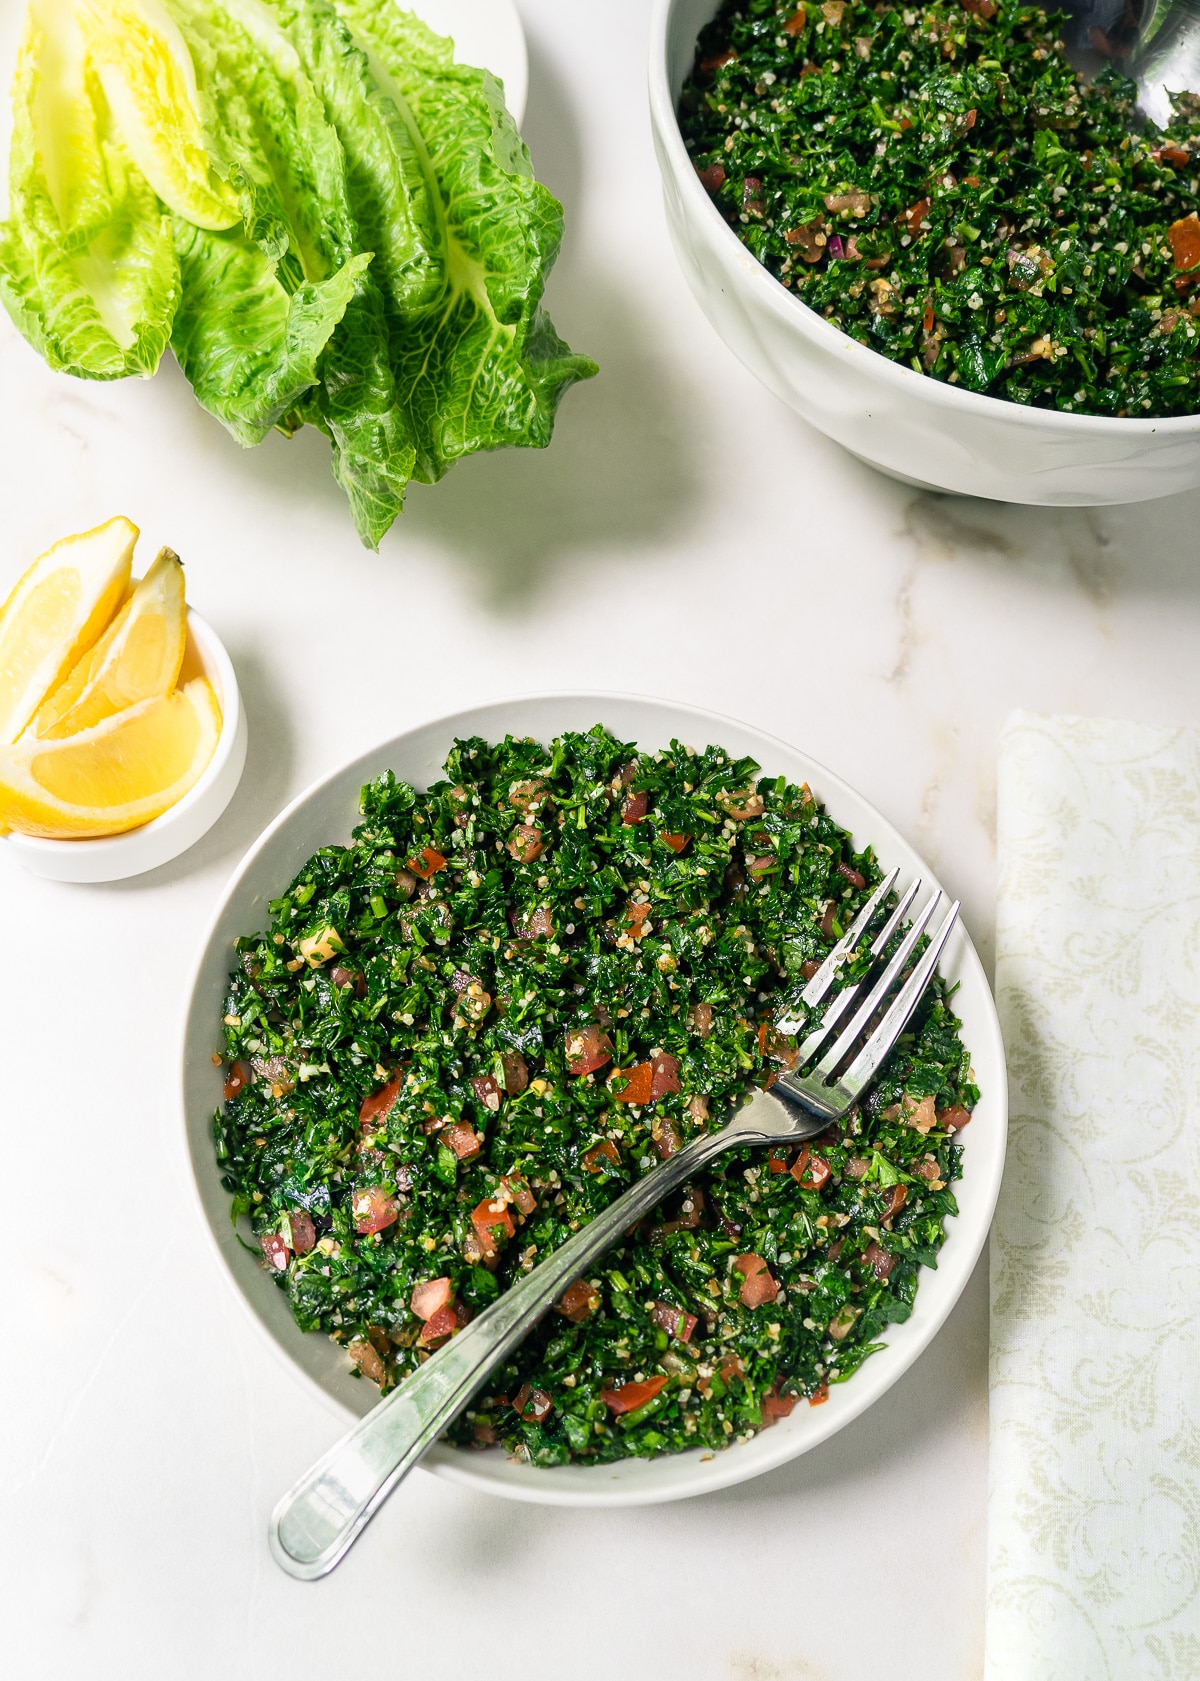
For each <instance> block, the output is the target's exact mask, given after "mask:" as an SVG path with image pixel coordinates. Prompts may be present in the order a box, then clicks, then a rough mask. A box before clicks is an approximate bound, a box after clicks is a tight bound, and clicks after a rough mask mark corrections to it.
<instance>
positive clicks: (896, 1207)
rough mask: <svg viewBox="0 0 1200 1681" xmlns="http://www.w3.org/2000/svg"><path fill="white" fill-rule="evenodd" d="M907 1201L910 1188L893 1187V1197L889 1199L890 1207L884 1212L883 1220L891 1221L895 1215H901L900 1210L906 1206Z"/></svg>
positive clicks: (902, 1186)
mask: <svg viewBox="0 0 1200 1681" xmlns="http://www.w3.org/2000/svg"><path fill="white" fill-rule="evenodd" d="M907 1201H908V1186H907V1185H893V1186H892V1190H891V1195H890V1197H889V1198H888V1205H887V1207H886V1208H885V1209H884V1211H883V1218H884V1219H885V1220H890V1219H891V1218H892V1217H893V1216H894V1215H896V1214H899V1212H900V1210H901V1209H902V1208H903V1207H904V1204H905V1203H906V1202H907Z"/></svg>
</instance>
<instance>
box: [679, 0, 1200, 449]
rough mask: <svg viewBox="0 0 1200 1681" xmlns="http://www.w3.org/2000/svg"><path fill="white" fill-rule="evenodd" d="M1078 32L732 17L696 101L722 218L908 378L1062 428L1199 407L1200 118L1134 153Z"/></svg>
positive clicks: (709, 35)
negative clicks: (1053, 412)
mask: <svg viewBox="0 0 1200 1681" xmlns="http://www.w3.org/2000/svg"><path fill="white" fill-rule="evenodd" d="M1063 21H1064V19H1063V14H1061V13H1059V12H1054V11H1043V10H1042V9H1041V8H1040V7H1037V6H1027V5H1015V4H1009V3H1008V0H1000V3H999V4H998V3H997V0H961V3H960V0H934V3H933V4H930V5H925V6H905V5H902V4H901V5H892V4H887V3H884V0H881V3H880V4H866V3H864V0H858V3H856V0H825V4H823V5H822V4H819V3H818V0H805V3H804V4H802V5H799V6H797V5H796V4H795V0H782V3H780V0H727V3H726V4H724V5H723V6H722V7H721V10H720V11H719V13H718V14H717V16H716V18H715V19H714V20H713V22H712V23H710V24H709V25H708V26H707V28H706V29H705V30H704V31H703V33H702V34H701V37H700V43H699V48H698V52H697V62H696V66H695V69H694V71H693V74H692V77H691V79H690V81H689V82H688V84H687V85H686V87H685V88H684V91H683V95H682V99H681V102H680V126H681V128H682V131H683V136H684V140H685V142H686V144H687V147H688V150H689V152H690V154H691V156H692V159H693V162H694V163H695V166H696V169H697V171H698V172H699V174H700V179H701V180H702V181H703V183H704V185H705V186H706V187H707V189H708V191H709V192H710V194H711V195H712V198H713V201H714V203H715V204H716V205H717V206H718V208H719V209H720V210H721V212H722V214H723V215H724V216H725V218H726V220H727V221H728V222H729V223H730V225H731V226H732V227H733V228H734V229H735V231H736V232H737V234H738V235H739V237H740V238H741V239H742V241H743V242H744V243H745V244H746V245H747V246H748V247H749V249H750V250H751V251H752V252H753V253H754V255H755V256H756V257H757V258H758V259H759V260H760V262H762V263H764V264H765V265H766V267H767V268H768V269H770V271H771V272H772V274H774V275H775V276H776V277H777V278H778V279H779V280H781V281H782V282H783V284H784V285H785V286H787V287H789V288H791V289H792V290H793V291H794V293H795V294H796V296H797V297H799V298H801V299H802V300H803V302H804V303H806V304H808V305H809V306H810V308H812V309H814V310H816V311H818V312H819V313H820V314H821V315H823V316H825V317H826V319H827V320H829V321H831V322H832V323H833V324H834V326H836V327H839V328H841V329H842V331H844V332H846V333H849V334H850V335H851V336H852V337H854V338H856V339H858V340H859V341H860V342H861V343H863V344H866V345H869V346H870V347H871V348H872V349H874V350H877V351H879V352H880V353H881V354H882V355H884V356H888V357H890V358H891V359H892V360H894V361H899V362H905V363H909V364H911V366H912V367H913V368H915V369H916V371H917V372H918V373H926V374H930V375H932V376H933V377H934V378H936V379H942V380H946V381H948V382H949V383H951V384H962V385H963V386H966V387H968V388H969V389H970V390H972V391H979V392H986V393H987V394H989V395H990V396H994V397H1003V398H1008V399H1010V400H1011V401H1013V402H1017V403H1026V404H1035V405H1037V406H1039V407H1042V408H1057V409H1061V410H1064V411H1068V412H1077V413H1086V414H1099V415H1114V416H1122V417H1123V416H1130V417H1137V418H1143V417H1151V416H1161V415H1182V414H1191V413H1193V412H1194V411H1195V410H1196V408H1197V406H1198V405H1197V380H1198V378H1200V366H1198V362H1197V347H1198V345H1200V338H1198V336H1197V335H1198V332H1200V323H1198V322H1197V319H1196V318H1197V316H1198V315H1200V220H1198V219H1197V204H1198V199H1197V192H1198V189H1200V99H1198V98H1197V97H1195V95H1194V94H1192V93H1182V94H1179V95H1177V96H1176V99H1175V116H1174V119H1173V121H1172V122H1171V124H1170V125H1169V126H1168V127H1167V128H1166V129H1162V130H1160V129H1158V128H1156V127H1155V126H1154V125H1153V124H1152V123H1148V124H1146V126H1145V127H1144V129H1143V130H1142V131H1141V132H1138V133H1132V132H1130V123H1131V120H1132V118H1133V111H1134V102H1135V88H1134V84H1133V82H1131V81H1130V80H1128V79H1127V78H1126V77H1124V76H1122V75H1120V74H1119V73H1118V72H1117V71H1116V70H1115V69H1113V68H1111V67H1108V68H1106V69H1105V70H1104V71H1103V72H1102V74H1101V75H1100V76H1099V77H1098V78H1097V79H1096V80H1095V81H1094V82H1092V83H1091V84H1090V85H1084V84H1083V82H1082V81H1081V79H1080V77H1079V76H1078V75H1077V74H1076V72H1075V71H1074V70H1073V69H1072V68H1071V66H1070V65H1069V64H1068V62H1067V60H1066V58H1065V57H1064V54H1063V43H1062V41H1061V39H1060V38H1059V35H1058V31H1059V28H1060V26H1061V25H1062V23H1063Z"/></svg>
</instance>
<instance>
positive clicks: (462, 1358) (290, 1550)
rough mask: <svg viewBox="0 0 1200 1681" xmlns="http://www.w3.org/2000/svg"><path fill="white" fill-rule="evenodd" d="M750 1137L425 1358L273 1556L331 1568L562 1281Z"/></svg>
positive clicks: (338, 1457) (616, 1218)
mask: <svg viewBox="0 0 1200 1681" xmlns="http://www.w3.org/2000/svg"><path fill="white" fill-rule="evenodd" d="M821 1124H823V1123H821ZM814 1130H815V1128H814ZM751 1141H752V1140H751V1139H749V1138H748V1137H747V1131H746V1128H745V1126H739V1125H738V1122H737V1120H736V1119H735V1120H734V1121H733V1122H731V1124H730V1125H729V1126H727V1127H724V1128H723V1129H722V1130H721V1131H720V1132H715V1133H704V1134H701V1136H700V1137H699V1138H694V1139H693V1140H692V1142H691V1143H690V1144H686V1145H685V1146H684V1147H683V1149H682V1150H679V1151H677V1152H676V1154H675V1155H673V1156H670V1157H668V1158H667V1160H666V1161H665V1162H663V1163H662V1164H661V1166H659V1167H656V1168H655V1169H654V1171H653V1172H652V1173H647V1174H646V1175H645V1176H644V1178H641V1179H638V1180H637V1181H636V1182H635V1183H634V1184H633V1185H631V1186H630V1188H629V1190H627V1191H626V1192H625V1193H624V1195H623V1196H620V1197H618V1198H617V1200H616V1201H615V1202H613V1203H611V1204H610V1205H609V1206H608V1207H607V1208H606V1209H604V1210H603V1212H602V1213H600V1214H597V1215H596V1217H595V1219H593V1220H590V1221H589V1222H588V1224H587V1225H586V1226H585V1227H584V1228H583V1230H582V1231H580V1232H577V1233H576V1234H575V1236H574V1237H572V1238H570V1239H569V1240H568V1241H567V1242H566V1243H564V1244H563V1246H562V1248H561V1249H556V1250H555V1251H554V1252H553V1253H552V1254H551V1255H549V1256H548V1257H547V1258H546V1260H544V1261H542V1262H541V1264H540V1265H539V1266H537V1267H535V1268H534V1269H533V1270H532V1271H531V1272H529V1273H527V1274H526V1275H525V1277H524V1278H522V1279H519V1280H518V1281H517V1283H515V1284H513V1285H511V1286H510V1287H509V1288H508V1289H507V1290H506V1291H505V1292H504V1294H503V1295H502V1296H501V1297H500V1298H499V1300H498V1301H495V1302H493V1303H492V1305H491V1306H490V1307H489V1308H486V1309H485V1310H484V1312H483V1313H481V1314H480V1315H479V1317H478V1318H477V1319H473V1320H472V1321H471V1323H470V1324H469V1325H468V1326H467V1327H466V1328H465V1329H464V1330H462V1331H460V1332H459V1333H458V1334H457V1335H456V1336H454V1337H452V1338H451V1340H450V1341H449V1342H448V1343H445V1344H444V1345H443V1346H442V1347H441V1348H440V1349H438V1351H437V1352H436V1353H435V1354H432V1355H430V1357H429V1359H428V1360H426V1361H425V1363H424V1364H423V1365H421V1366H419V1367H418V1368H417V1370H416V1371H415V1372H414V1373H413V1374H412V1375H411V1376H410V1377H407V1378H405V1380H404V1382H403V1383H401V1384H400V1385H399V1386H398V1387H397V1388H396V1389H394V1390H393V1391H392V1393H391V1394H390V1395H388V1396H386V1397H385V1398H384V1399H383V1400H382V1401H380V1403H379V1405H378V1406H376V1407H374V1408H373V1409H372V1411H371V1412H369V1413H368V1414H367V1416H366V1417H365V1418H364V1419H362V1420H361V1422H360V1423H358V1424H356V1425H355V1426H354V1428H353V1429H352V1430H351V1431H349V1433H348V1434H347V1435H345V1436H343V1438H342V1440H341V1441H340V1442H338V1443H337V1444H336V1446H335V1447H333V1448H332V1449H331V1450H330V1452H329V1453H327V1454H326V1455H325V1456H324V1458H322V1459H320V1460H318V1461H317V1463H316V1464H315V1465H314V1466H313V1467H312V1469H311V1470H310V1471H309V1472H308V1473H307V1474H306V1475H305V1476H303V1477H301V1479H300V1481H299V1482H298V1483H296V1484H295V1486H294V1487H293V1488H292V1489H290V1490H289V1492H288V1493H287V1494H285V1495H284V1497H283V1499H282V1500H281V1501H280V1502H279V1504H278V1505H277V1506H276V1508H275V1510H274V1512H273V1513H272V1514H271V1524H270V1531H269V1536H270V1543H271V1551H272V1553H273V1554H274V1556H275V1559H276V1562H277V1563H278V1564H280V1565H281V1566H282V1567H283V1569H284V1570H286V1571H287V1572H288V1573H289V1575H292V1576H296V1577H298V1578H299V1579H300V1580H301V1581H313V1580H315V1579H316V1578H317V1577H319V1576H324V1575H326V1574H328V1572H329V1571H330V1570H332V1569H333V1567H334V1566H335V1565H336V1564H337V1563H338V1562H339V1561H340V1559H341V1558H342V1557H343V1555H344V1554H345V1553H346V1552H347V1551H348V1550H349V1548H350V1547H351V1546H353V1544H354V1542H355V1541H356V1540H357V1539H358V1537H359V1535H361V1533H362V1531H363V1530H364V1529H365V1528H366V1526H367V1524H368V1523H369V1522H370V1521H371V1519H372V1518H373V1517H374V1515H375V1513H376V1512H377V1511H378V1510H379V1508H380V1506H381V1505H382V1504H383V1502H384V1501H385V1500H386V1499H387V1497H388V1495H389V1494H390V1493H391V1492H392V1490H393V1488H395V1486H396V1484H397V1483H398V1482H399V1481H400V1480H401V1478H402V1477H405V1476H407V1475H408V1473H409V1471H411V1470H412V1468H413V1466H414V1465H416V1464H417V1463H418V1461H419V1460H421V1459H422V1458H423V1457H424V1456H425V1454H427V1453H428V1452H429V1450H430V1448H431V1447H432V1446H433V1444H434V1442H436V1440H437V1439H438V1437H439V1436H440V1435H441V1434H442V1432H443V1430H445V1429H446V1427H447V1426H448V1425H449V1424H450V1423H451V1422H452V1420H453V1419H454V1418H455V1417H457V1415H458V1414H459V1413H460V1412H461V1411H462V1409H463V1408H464V1407H465V1406H466V1405H467V1404H468V1402H469V1401H470V1399H471V1397H472V1395H474V1393H475V1392H476V1390H477V1389H478V1388H479V1387H480V1386H481V1385H482V1383H483V1381H484V1379H485V1378H486V1377H487V1375H488V1373H489V1372H490V1371H491V1370H492V1369H493V1368H494V1367H496V1366H498V1365H499V1364H500V1363H501V1362H502V1361H503V1360H504V1359H505V1357H506V1356H507V1355H508V1354H510V1353H511V1352H512V1350H513V1349H514V1348H516V1346H517V1344H518V1343H519V1342H520V1341H521V1340H522V1338H523V1337H525V1336H526V1335H527V1334H528V1333H529V1331H530V1330H531V1329H532V1328H533V1326H534V1325H536V1324H537V1322H538V1320H539V1319H541V1317H542V1316H543V1314H544V1313H545V1312H546V1310H547V1309H548V1308H549V1307H550V1305H551V1303H553V1302H555V1301H557V1300H558V1298H559V1297H560V1296H561V1295H562V1293H563V1291H564V1290H565V1289H566V1288H567V1286H568V1284H571V1283H573V1282H574V1280H575V1279H577V1278H578V1277H579V1276H580V1274H581V1273H582V1272H584V1271H585V1270H586V1268H587V1266H588V1265H589V1263H590V1262H592V1261H594V1260H595V1259H596V1257H597V1256H599V1255H602V1254H603V1253H604V1252H605V1250H607V1249H610V1248H612V1247H614V1245H615V1244H616V1243H617V1241H618V1239H619V1238H620V1237H621V1236H622V1235H623V1234H624V1233H625V1232H626V1231H628V1229H629V1227H630V1226H632V1225H634V1224H635V1223H636V1222H637V1221H638V1220H640V1219H641V1218H642V1216H643V1215H644V1214H648V1213H649V1212H650V1210H651V1209H652V1208H654V1207H656V1206H657V1204H658V1203H660V1202H661V1201H662V1199H663V1197H664V1196H666V1195H667V1194H668V1192H670V1191H672V1190H674V1189H675V1187H676V1186H677V1185H681V1184H682V1183H683V1182H684V1181H685V1180H686V1179H688V1178H690V1177H691V1175H692V1174H694V1173H696V1172H697V1171H698V1170H699V1169H700V1168H702V1167H703V1166H704V1165H705V1164H706V1163H707V1162H709V1161H711V1160H712V1159H713V1157H714V1156H717V1155H719V1154H720V1153H721V1151H722V1150H725V1149H728V1148H729V1147H730V1146H731V1145H733V1144H741V1143H747V1142H751Z"/></svg>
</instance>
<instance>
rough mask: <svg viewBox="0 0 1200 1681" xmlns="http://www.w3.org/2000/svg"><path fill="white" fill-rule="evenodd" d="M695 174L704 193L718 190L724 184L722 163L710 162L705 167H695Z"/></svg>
mask: <svg viewBox="0 0 1200 1681" xmlns="http://www.w3.org/2000/svg"><path fill="white" fill-rule="evenodd" d="M696 174H697V175H698V176H699V178H700V185H701V186H702V187H703V188H704V190H705V192H706V193H716V192H719V191H720V190H721V188H722V187H723V186H724V184H725V169H724V166H723V165H722V164H719V163H710V164H709V166H708V168H707V169H697V170H696Z"/></svg>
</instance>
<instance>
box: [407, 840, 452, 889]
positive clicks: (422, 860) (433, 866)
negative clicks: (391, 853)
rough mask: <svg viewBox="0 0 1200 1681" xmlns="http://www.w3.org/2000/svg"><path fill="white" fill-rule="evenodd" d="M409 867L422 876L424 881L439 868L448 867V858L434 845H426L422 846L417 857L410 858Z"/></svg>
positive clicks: (415, 873) (416, 874)
mask: <svg viewBox="0 0 1200 1681" xmlns="http://www.w3.org/2000/svg"><path fill="white" fill-rule="evenodd" d="M408 867H409V869H410V870H411V871H412V873H413V874H414V875H415V876H420V878H421V880H422V881H428V880H429V879H430V877H431V876H435V875H436V874H437V873H438V871H439V870H444V869H445V868H446V860H445V859H444V858H443V857H442V855H441V853H440V852H437V851H435V849H434V848H433V847H432V846H426V847H422V849H421V851H420V852H418V853H417V855H416V857H415V858H410V859H409V860H408Z"/></svg>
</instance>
